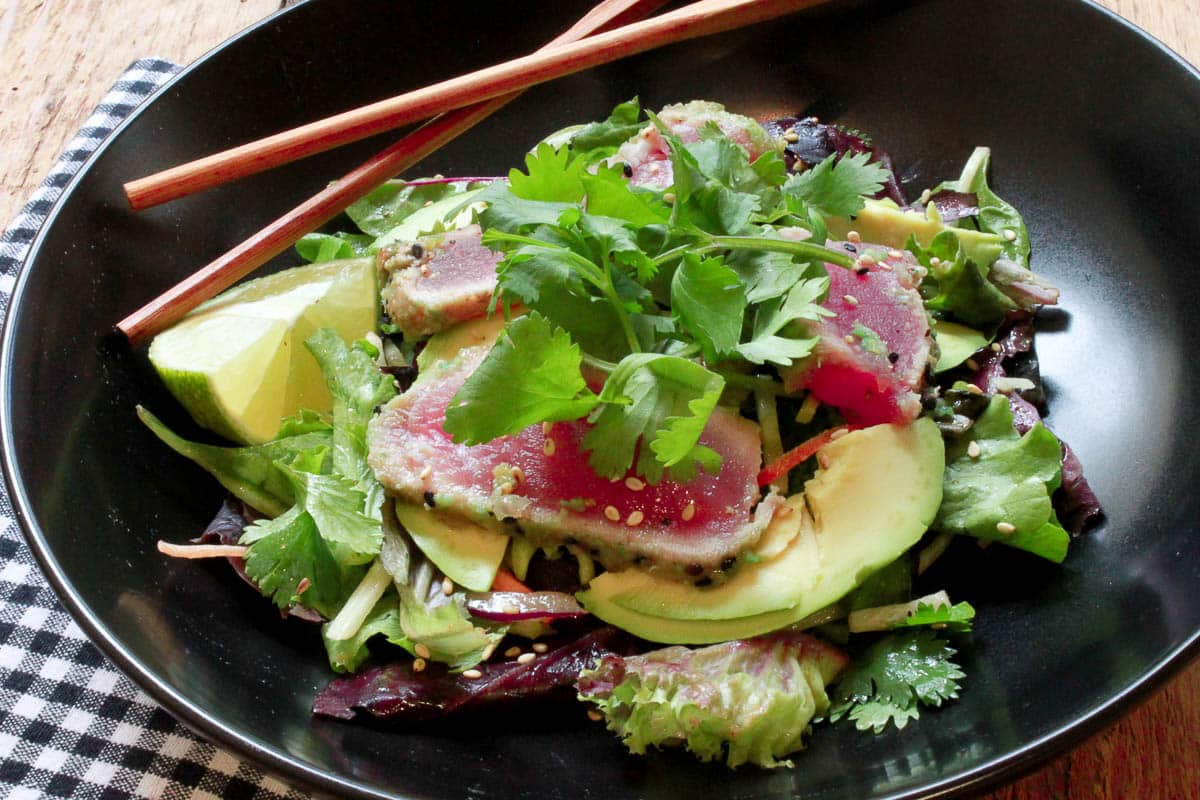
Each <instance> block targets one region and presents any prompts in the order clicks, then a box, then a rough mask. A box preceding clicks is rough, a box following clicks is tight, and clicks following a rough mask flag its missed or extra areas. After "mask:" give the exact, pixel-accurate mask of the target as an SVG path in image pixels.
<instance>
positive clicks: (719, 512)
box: [368, 340, 779, 577]
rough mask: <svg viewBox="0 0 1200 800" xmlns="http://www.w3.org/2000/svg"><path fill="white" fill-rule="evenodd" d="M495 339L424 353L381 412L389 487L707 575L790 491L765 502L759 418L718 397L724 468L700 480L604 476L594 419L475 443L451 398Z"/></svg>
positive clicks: (380, 469)
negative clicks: (459, 437) (592, 449)
mask: <svg viewBox="0 0 1200 800" xmlns="http://www.w3.org/2000/svg"><path fill="white" fill-rule="evenodd" d="M490 344H491V343H490V340H489V341H487V342H486V343H484V344H480V345H477V346H475V347H470V348H466V349H464V350H462V351H460V353H459V356H458V357H457V358H456V359H453V360H450V361H441V362H437V363H433V364H425V365H422V371H421V373H420V378H419V379H418V381H417V383H415V384H414V385H413V387H412V388H411V389H410V390H409V391H408V392H406V393H404V394H403V395H401V396H399V397H397V398H396V399H395V400H393V401H392V402H391V403H389V404H388V405H387V406H385V407H384V408H383V410H382V411H381V412H380V413H379V414H378V415H377V416H376V418H375V419H374V420H373V421H372V422H371V425H370V428H369V430H368V443H369V446H370V453H371V455H370V461H371V467H372V468H373V469H374V471H375V475H376V477H377V478H378V479H379V481H380V482H381V483H382V484H383V486H384V487H385V488H386V489H387V490H388V492H389V493H391V494H394V495H397V496H399V497H403V498H407V499H409V500H411V501H414V502H424V503H426V504H427V505H432V506H434V507H435V508H437V509H438V510H440V511H443V512H446V513H449V514H456V515H462V516H465V517H468V518H470V519H472V520H474V521H476V522H479V523H481V524H484V525H487V526H489V527H491V528H493V529H496V530H502V531H505V532H507V533H510V534H512V535H525V536H527V537H528V538H529V539H530V540H531V541H533V542H534V543H535V544H539V545H557V544H568V545H577V546H578V547H579V548H581V549H582V550H584V551H586V552H588V553H590V554H591V555H593V556H594V557H595V558H596V559H597V560H598V561H600V562H601V563H602V564H604V566H606V567H609V568H616V567H620V566H624V565H628V564H631V563H635V562H636V563H641V562H643V561H648V562H649V563H650V564H653V565H660V566H663V567H665V568H668V569H672V570H679V571H682V573H683V574H685V575H688V576H692V577H699V576H701V575H703V574H705V573H707V572H712V571H716V570H719V569H720V568H721V566H722V563H723V562H726V560H727V559H730V558H734V557H736V556H737V555H738V554H739V553H740V552H741V551H743V550H744V549H745V548H746V547H748V546H749V545H751V544H753V543H754V542H755V541H756V540H757V539H758V537H759V535H760V534H761V533H762V531H763V529H764V528H765V526H766V524H767V523H768V522H769V521H770V518H771V515H772V514H773V513H774V510H775V508H776V507H777V505H778V504H779V498H778V497H777V496H775V495H771V496H770V497H769V498H768V499H767V500H765V501H763V502H762V503H759V502H758V500H759V489H758V485H757V483H756V480H755V477H756V475H757V473H758V469H759V466H760V462H761V452H762V448H761V444H760V442H759V433H758V428H757V426H756V425H754V424H753V423H751V422H749V421H748V420H745V419H743V418H741V417H739V416H737V415H736V414H733V413H729V412H725V411H722V410H720V409H718V411H717V412H716V413H715V414H714V415H713V417H712V419H711V421H710V422H709V425H708V427H707V429H706V430H705V432H704V434H703V436H701V438H700V443H701V444H703V445H705V446H707V447H710V448H712V449H713V450H715V451H716V452H718V453H720V454H721V456H722V457H723V459H724V460H723V463H722V466H721V470H720V472H719V474H717V475H709V474H707V473H704V472H701V474H700V475H699V476H698V477H697V478H696V479H695V480H693V481H691V482H689V483H675V482H673V481H670V480H666V479H664V480H663V481H661V482H660V483H658V484H657V485H654V486H651V485H647V484H646V483H645V482H643V481H642V480H640V479H639V478H637V477H635V476H633V475H630V476H627V477H626V478H625V479H624V480H615V481H610V480H609V479H607V478H602V477H600V476H599V475H597V474H596V473H595V472H594V471H593V470H592V468H591V466H589V464H588V452H587V451H585V450H584V449H583V448H582V445H581V442H582V440H583V437H584V435H585V434H586V433H587V431H588V429H589V428H588V425H587V423H586V422H583V421H577V422H558V423H554V424H549V423H547V424H543V425H534V426H532V427H530V428H527V429H526V430H524V431H521V432H520V433H519V434H517V435H515V436H506V437H503V438H500V439H496V440H494V441H491V442H488V443H486V444H480V445H474V446H467V445H462V444H456V443H454V442H453V441H451V439H450V435H449V434H447V433H446V432H445V430H444V429H443V423H444V422H445V416H446V407H447V405H448V404H449V403H450V401H451V399H452V398H453V397H454V394H455V393H456V392H457V391H458V389H459V387H460V386H462V384H463V382H464V381H465V380H466V378H467V376H468V375H470V374H471V372H473V371H474V369H475V367H476V366H477V365H478V364H479V362H480V361H481V360H482V359H483V357H484V356H485V355H486V353H487V352H488V350H489V348H490ZM496 402H501V403H502V402H504V398H502V397H498V398H496ZM756 503H757V504H758V505H757V508H755V504H756Z"/></svg>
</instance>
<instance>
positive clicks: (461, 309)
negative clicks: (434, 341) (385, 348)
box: [379, 225, 500, 338]
mask: <svg viewBox="0 0 1200 800" xmlns="http://www.w3.org/2000/svg"><path fill="white" fill-rule="evenodd" d="M481 235H482V232H481V231H480V229H479V226H478V225H469V226H467V227H465V228H461V229H459V230H454V231H448V232H446V233H439V234H433V235H431V236H423V237H421V238H420V239H419V240H417V241H416V242H413V243H411V244H404V245H399V246H397V247H390V248H387V249H386V250H383V251H381V252H380V255H379V267H380V270H381V271H382V272H383V275H384V284H383V292H382V294H383V302H384V306H385V307H386V308H387V312H388V316H390V317H391V320H392V322H393V323H394V324H395V325H396V327H397V328H399V329H400V332H401V333H403V334H404V335H405V337H408V338H423V337H425V336H429V335H430V334H434V333H437V332H438V331H441V330H445V329H446V328H448V327H450V326H451V325H454V324H457V323H459V322H462V321H464V320H468V319H477V318H478V317H482V316H484V315H485V314H486V313H487V307H488V303H489V302H491V299H492V292H493V291H495V289H496V262H497V261H499V260H500V256H499V255H498V254H497V253H493V252H492V251H491V250H488V249H487V248H486V247H484V246H483V244H482V242H481V241H480V237H481Z"/></svg>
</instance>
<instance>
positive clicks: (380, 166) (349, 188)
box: [117, 0, 668, 344]
mask: <svg viewBox="0 0 1200 800" xmlns="http://www.w3.org/2000/svg"><path fill="white" fill-rule="evenodd" d="M667 2H668V0H604V2H601V3H599V4H598V5H596V6H595V7H594V8H592V10H591V11H589V12H588V13H587V14H586V15H585V16H584V17H582V18H581V19H580V20H579V21H578V22H577V23H575V25H573V26H572V27H571V28H570V29H569V30H567V31H565V32H564V33H562V34H560V35H559V36H558V37H556V38H555V39H553V40H551V41H550V42H549V43H548V44H547V45H546V48H551V47H557V46H559V45H561V44H567V43H569V42H573V41H577V40H578V39H581V38H583V37H585V36H588V35H590V34H591V33H593V32H599V31H602V30H604V29H606V28H608V27H610V26H612V25H615V24H618V23H625V22H627V21H629V20H631V19H639V18H642V17H646V16H649V15H650V14H653V13H654V12H655V11H657V10H658V9H659V8H661V7H662V6H664V5H666V3H667ZM519 95H520V92H514V93H512V94H509V95H502V96H500V97H495V98H492V99H491V100H486V101H484V102H482V103H478V104H476V105H473V106H468V107H466V108H460V109H456V110H454V111H451V112H449V113H447V114H444V115H442V116H440V117H438V118H437V119H434V120H431V121H430V122H428V123H426V124H425V125H423V126H422V127H420V128H418V129H417V130H416V131H414V132H413V133H411V134H409V135H408V136H406V137H404V138H403V139H401V140H400V141H398V142H396V143H395V144H394V145H392V146H390V147H388V148H386V149H385V150H382V151H380V152H379V153H377V154H376V155H375V156H373V157H372V158H370V159H369V160H368V161H366V162H364V163H363V164H362V165H361V166H359V167H358V168H356V169H355V170H354V171H352V172H350V173H348V174H346V175H344V176H342V177H341V178H340V179H339V180H337V181H334V182H333V183H331V184H330V185H329V186H327V187H326V188H325V189H323V190H321V191H320V192H318V193H317V194H315V195H313V196H312V197H311V198H309V199H308V200H306V201H304V202H303V203H301V204H300V205H298V206H296V207H295V208H293V209H292V210H290V211H288V212H287V213H285V214H284V215H283V216H281V217H279V218H278V219H276V220H274V221H273V222H271V223H270V224H269V225H267V226H266V227H265V228H263V229H261V230H259V231H258V232H257V233H255V234H254V235H253V236H251V237H250V238H249V239H246V240H245V241H243V242H242V243H241V244H239V245H237V246H236V247H234V248H233V249H232V250H230V251H229V252H227V253H225V254H224V255H222V256H220V257H219V258H217V259H216V260H215V261H213V262H211V263H210V264H208V265H207V266H205V267H204V268H202V269H200V270H199V271H197V272H195V273H193V274H192V275H191V276H189V277H188V278H186V279H184V280H183V281H181V282H180V283H178V284H176V285H175V286H174V287H172V288H171V289H169V290H168V291H166V292H165V293H163V294H162V295H160V296H159V297H157V298H155V299H154V300H152V301H151V302H149V303H147V304H146V305H145V306H143V307H142V308H140V309H138V310H137V311H135V312H134V313H132V314H130V315H129V316H127V317H126V318H125V319H123V320H121V321H120V322H119V323H117V327H118V328H119V329H120V330H121V332H123V333H124V334H125V336H126V337H127V338H128V339H129V340H130V341H131V342H132V343H134V344H136V343H138V342H140V341H142V340H144V339H145V338H146V337H148V336H152V335H154V334H156V333H158V332H159V331H161V330H163V329H165V328H166V327H167V326H169V325H171V324H172V323H174V322H176V321H177V320H179V319H180V318H181V317H183V315H185V314H186V313H187V312H189V311H191V310H192V309H193V308H195V307H196V306H198V305H200V303H203V302H204V301H205V300H208V299H210V298H212V297H215V296H216V295H217V294H218V293H219V292H221V291H222V290H224V289H227V288H228V287H230V286H232V285H233V284H234V283H236V282H237V281H239V280H241V279H242V278H244V277H245V276H246V275H249V274H250V273H251V272H253V271H254V270H256V269H258V268H259V267H261V266H262V265H263V264H265V263H266V262H268V261H270V260H271V259H272V258H274V257H275V256H277V255H279V254H280V253H282V252H283V251H284V250H286V249H288V248H289V247H291V246H292V245H293V244H295V243H296V242H297V241H298V240H299V239H300V237H302V236H303V235H304V234H306V233H309V232H310V231H312V230H314V229H316V228H318V227H320V226H321V225H323V224H325V223H326V222H328V221H329V220H331V219H333V218H334V217H335V216H337V215H338V214H340V213H341V212H342V211H343V210H345V209H346V207H347V206H349V205H350V204H351V203H353V202H355V201H356V200H359V199H361V198H362V197H364V196H365V195H366V194H367V193H368V192H370V191H371V190H372V189H373V188H375V187H376V186H377V185H379V184H380V183H382V182H383V181H385V180H387V179H388V178H391V177H392V176H394V175H397V174H399V173H400V172H402V171H403V170H405V169H408V168H409V167H411V166H412V165H414V164H416V163H418V162H419V161H421V160H422V159H424V158H425V157H427V156H428V155H430V154H431V153H433V152H434V151H436V150H437V149H439V148H440V147H442V145H444V144H446V143H447V142H449V141H450V140H452V139H454V138H455V137H457V136H458V135H460V134H461V133H463V132H464V131H466V130H469V129H470V128H472V127H473V126H475V125H476V124H478V123H479V122H481V121H482V120H484V119H486V118H487V117H489V116H491V115H492V114H493V113H495V112H496V111H497V110H498V109H500V108H502V107H503V106H504V105H506V104H507V103H509V102H510V101H512V100H513V99H515V98H516V97H517V96H519Z"/></svg>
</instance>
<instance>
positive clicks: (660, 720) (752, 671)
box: [577, 631, 845, 767]
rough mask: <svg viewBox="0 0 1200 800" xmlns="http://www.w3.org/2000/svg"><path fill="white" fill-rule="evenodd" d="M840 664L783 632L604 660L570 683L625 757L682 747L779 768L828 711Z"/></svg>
mask: <svg viewBox="0 0 1200 800" xmlns="http://www.w3.org/2000/svg"><path fill="white" fill-rule="evenodd" d="M844 665H845V657H844V656H843V655H842V654H841V653H840V652H839V651H837V650H835V649H834V648H833V647H832V646H831V645H827V644H825V643H823V642H820V641H818V640H816V639H813V638H812V637H809V636H806V635H805V634H802V633H797V632H794V631H785V632H780V633H776V634H771V635H769V636H762V637H759V638H756V639H748V640H744V641H734V642H726V643H724V644H717V645H712V646H710V647H704V648H700V649H697V650H689V649H688V648H686V647H667V648H664V649H662V650H654V651H652V652H649V653H645V654H643V655H640V656H629V657H624V658H622V657H619V656H609V657H607V658H604V659H603V660H601V661H600V663H599V664H597V665H596V666H595V667H594V668H593V669H589V670H586V671H584V673H583V674H582V675H580V677H579V682H578V684H577V685H578V688H579V699H581V700H584V701H586V702H590V703H594V704H595V705H596V707H597V708H598V709H599V710H600V712H601V713H602V714H604V717H605V719H606V720H607V722H608V729H609V730H611V731H613V732H614V733H616V734H617V735H618V736H620V737H621V739H622V740H623V741H624V743H625V746H626V747H628V748H629V750H630V751H631V752H633V753H637V754H643V753H645V752H646V750H647V749H648V748H650V747H669V746H677V745H679V744H681V743H682V744H683V745H684V746H686V747H687V749H688V750H690V751H691V752H692V753H694V754H695V755H696V756H697V757H698V758H699V759H700V760H701V761H713V760H716V759H720V758H722V757H724V760H725V762H726V763H727V764H728V765H729V766H731V767H736V766H738V765H740V764H747V763H749V764H755V765H758V766H760V767H779V766H791V762H789V761H787V760H785V759H784V756H787V755H788V754H790V753H793V752H795V751H797V750H799V749H801V748H802V747H803V744H804V742H803V737H804V734H805V733H806V732H807V731H808V730H809V726H810V723H811V722H812V720H813V718H814V717H816V716H818V715H821V714H824V713H825V711H826V709H827V708H828V707H829V700H828V697H827V696H826V693H825V687H826V685H827V684H828V683H830V682H831V681H832V680H833V679H834V678H835V677H836V676H837V673H838V672H839V671H840V670H841V668H842V667H843V666H844Z"/></svg>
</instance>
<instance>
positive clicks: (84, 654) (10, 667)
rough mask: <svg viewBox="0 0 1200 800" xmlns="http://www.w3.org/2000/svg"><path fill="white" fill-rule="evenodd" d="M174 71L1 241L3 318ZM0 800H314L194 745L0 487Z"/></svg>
mask: <svg viewBox="0 0 1200 800" xmlns="http://www.w3.org/2000/svg"><path fill="white" fill-rule="evenodd" d="M176 71H178V67H176V66H175V65H174V64H171V63H169V62H167V61H160V60H155V59H143V60H141V61H137V62H135V63H134V64H133V65H132V66H130V67H129V69H128V70H126V71H125V73H124V74H122V75H121V78H120V80H118V81H117V83H116V84H115V85H114V86H113V88H112V89H111V90H110V91H109V92H108V94H106V95H105V96H104V100H103V101H102V102H101V103H100V105H99V106H98V107H97V108H96V110H95V112H93V113H92V115H91V116H90V117H89V118H88V120H87V123H86V124H85V125H84V127H83V129H82V130H81V131H80V132H79V134H78V135H77V136H76V137H75V138H74V139H73V140H71V142H70V144H68V145H67V149H66V152H64V153H63V155H62V156H61V157H60V158H59V160H58V163H57V164H55V165H54V169H53V170H52V171H51V173H50V175H49V177H48V178H46V180H45V182H44V183H43V184H42V186H41V188H39V189H38V190H37V192H36V193H34V195H33V198H32V199H31V200H30V201H29V202H28V203H27V204H26V206H25V209H24V210H23V211H22V212H21V214H19V215H18V216H17V218H16V220H14V221H13V223H12V225H11V227H9V229H8V230H7V231H5V232H4V234H3V235H2V236H0V321H2V320H3V318H4V314H5V312H6V311H7V309H8V300H9V295H10V294H11V293H12V288H13V284H14V281H15V278H16V274H17V271H18V270H19V269H20V266H21V263H22V261H23V259H24V258H25V255H26V254H27V253H28V251H29V244H30V242H32V241H33V237H34V236H35V235H36V233H37V231H38V228H40V227H41V224H42V222H43V221H44V220H45V218H46V215H47V214H48V213H49V211H50V209H51V208H52V207H53V205H54V203H55V202H56V201H57V200H58V197H59V195H60V194H62V190H63V187H65V186H66V185H67V182H68V181H69V180H70V179H71V176H72V175H74V174H75V172H76V171H78V169H79V167H80V165H81V164H82V163H83V162H84V161H85V160H86V159H87V157H88V156H89V155H90V154H91V153H92V151H93V150H95V149H96V147H98V146H99V145H100V143H101V142H102V141H103V140H104V138H105V137H106V136H108V134H109V133H111V132H112V130H113V128H115V127H116V126H117V124H118V123H119V122H120V121H121V120H122V119H123V118H124V117H126V116H127V115H128V114H129V113H130V112H131V111H132V110H133V109H134V108H135V107H136V106H137V105H138V103H140V102H141V101H142V100H144V99H146V97H148V96H149V95H150V94H151V93H152V92H153V91H154V90H155V89H156V88H158V87H159V86H160V85H161V84H162V83H163V82H164V81H166V80H167V79H168V78H169V77H171V75H173V74H174V73H175V72H176ZM0 795H2V796H3V797H4V798H6V799H7V800H18V798H20V800H25V799H26V798H36V797H70V798H103V800H110V799H111V800H116V798H129V797H139V798H141V797H144V798H173V799H181V798H226V799H230V798H247V799H248V798H255V800H269V799H270V798H283V797H286V798H288V799H289V800H300V798H305V797H307V795H305V794H302V793H299V792H296V791H294V790H291V789H289V787H288V786H287V785H285V784H283V783H281V782H280V781H279V780H277V779H275V778H272V777H270V776H267V775H264V774H263V773H262V772H261V771H260V770H258V769H256V768H255V767H253V766H251V765H249V764H246V763H244V762H242V761H241V760H240V759H239V758H238V757H237V756H234V755H232V754H230V753H228V752H227V751H225V750H222V749H220V748H218V747H215V746H213V745H211V744H209V743H208V742H205V741H203V740H201V739H198V738H196V737H195V736H194V735H193V734H191V733H190V732H189V731H187V730H186V729H185V728H183V727H182V726H181V725H180V724H179V723H178V722H176V721H175V719H174V718H173V717H171V715H170V714H168V713H167V712H166V711H164V710H163V709H161V708H159V707H158V705H157V704H155V702H154V701H153V700H151V699H150V697H148V696H147V695H146V694H145V693H144V692H142V691H141V690H140V689H138V688H137V686H135V685H134V684H133V683H132V682H131V681H130V680H129V679H128V678H126V677H125V676H124V675H122V674H121V673H120V672H118V671H117V670H116V668H115V667H113V665H112V664H111V663H109V661H108V660H107V659H106V658H105V657H104V656H103V655H101V654H100V652H99V651H98V650H97V649H96V648H95V646H94V645H92V643H91V642H89V641H88V640H87V637H86V636H84V634H83V631H81V630H80V629H79V626H78V625H76V624H75V622H74V621H73V620H72V619H71V618H70V616H68V615H67V613H66V612H65V611H64V610H63V608H62V606H61V605H59V603H58V599H57V598H56V597H55V596H54V592H53V591H52V590H51V589H50V587H49V586H48V585H47V584H46V579H45V578H44V577H42V574H41V572H40V571H39V570H38V567H37V564H36V563H35V562H34V560H33V556H32V554H31V553H30V552H29V548H28V547H26V546H25V542H24V540H23V539H22V537H21V533H20V531H19V530H18V528H17V524H16V522H15V521H14V520H13V512H12V505H11V504H10V502H9V499H8V495H7V493H6V492H5V490H4V486H3V483H2V482H0Z"/></svg>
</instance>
